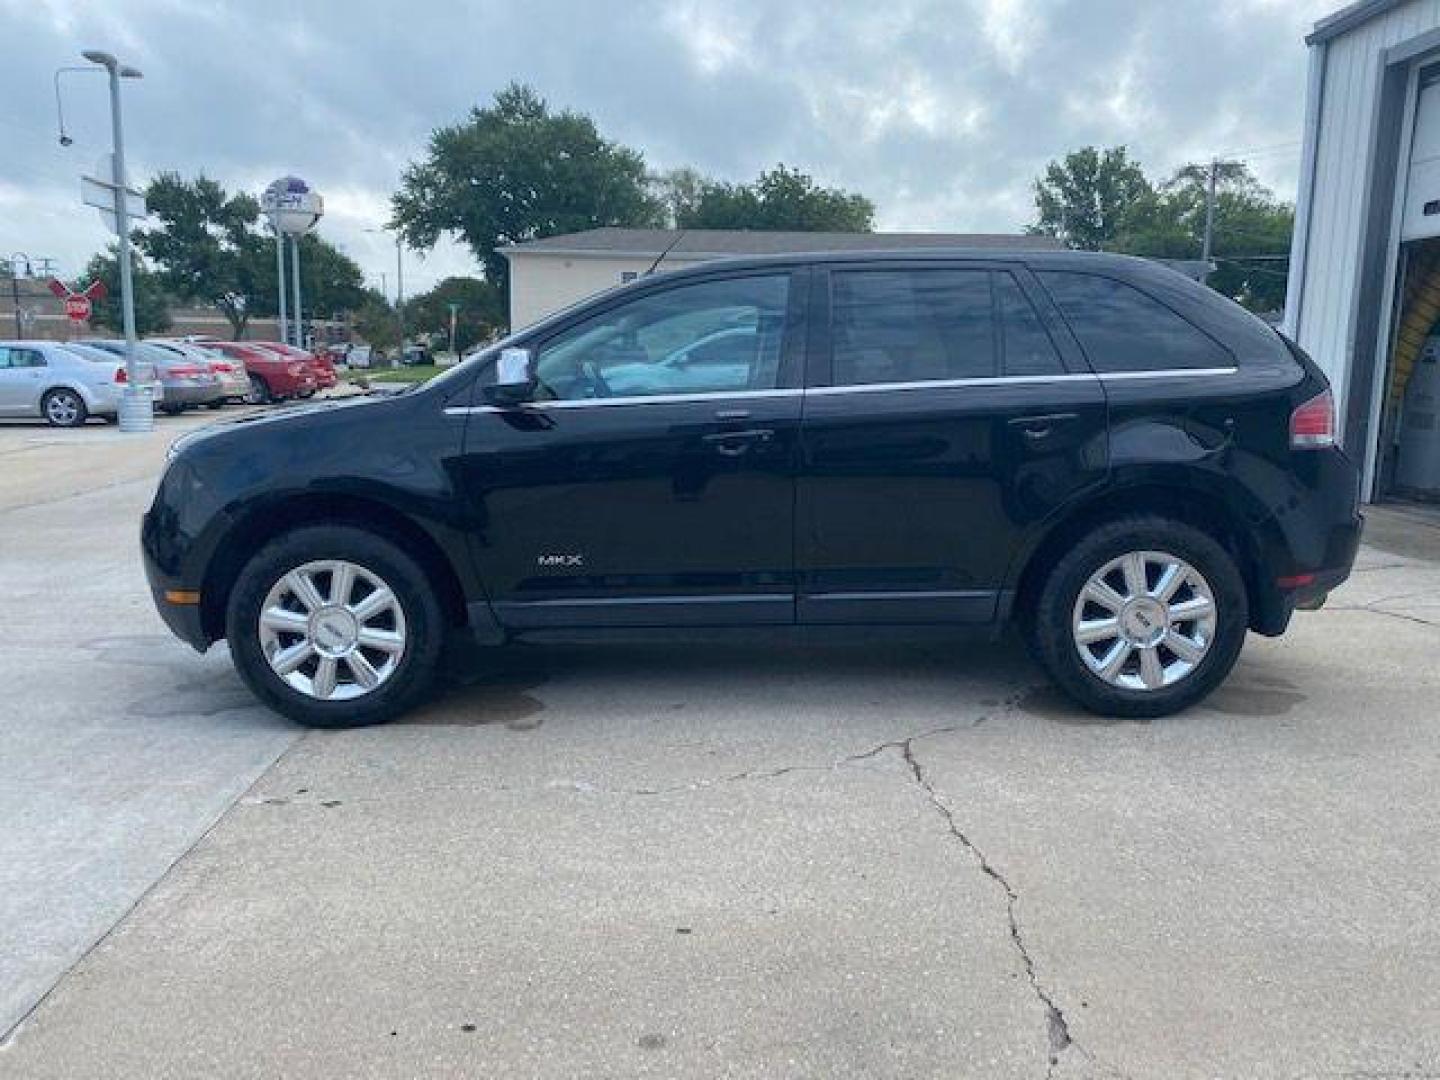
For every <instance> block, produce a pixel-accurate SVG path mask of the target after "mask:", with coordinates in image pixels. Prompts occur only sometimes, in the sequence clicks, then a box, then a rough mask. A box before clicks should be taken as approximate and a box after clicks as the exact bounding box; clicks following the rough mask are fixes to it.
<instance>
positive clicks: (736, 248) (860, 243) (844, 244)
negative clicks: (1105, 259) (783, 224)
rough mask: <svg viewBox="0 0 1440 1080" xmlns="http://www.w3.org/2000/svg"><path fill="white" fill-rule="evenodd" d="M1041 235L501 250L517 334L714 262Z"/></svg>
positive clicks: (1047, 242)
mask: <svg viewBox="0 0 1440 1080" xmlns="http://www.w3.org/2000/svg"><path fill="white" fill-rule="evenodd" d="M1060 246H1061V245H1060V243H1059V241H1057V240H1052V239H1050V238H1049V237H1044V236H1012V235H1003V234H994V233H831V232H751V231H744V230H728V229H687V230H683V231H681V230H674V229H617V228H605V229H591V230H589V231H588V232H578V233H566V234H565V235H563V236H548V237H546V238H545V239H544V240H532V241H530V242H528V243H524V244H511V245H510V246H508V247H503V248H501V249H500V252H501V254H503V255H504V256H505V257H506V258H507V259H509V260H510V328H511V329H512V330H519V329H521V328H523V327H526V326H529V325H530V324H531V323H534V322H538V321H539V320H540V319H543V318H544V317H545V316H547V315H550V314H552V313H553V312H556V311H559V310H560V309H561V308H565V307H569V306H570V305H571V304H573V303H576V302H577V301H579V300H584V299H585V298H586V297H588V296H594V295H595V294H596V293H598V292H603V291H604V290H606V289H611V288H614V287H615V286H617V285H623V284H624V283H625V282H627V281H633V280H635V278H637V277H642V276H644V275H645V274H646V273H647V272H649V270H650V268H651V267H652V266H654V265H655V261H656V260H657V259H659V258H660V256H661V255H662V254H664V256H665V258H664V261H663V262H661V264H660V266H659V269H660V270H679V269H680V268H682V267H686V266H694V265H695V264H696V263H701V262H706V261H708V260H710V259H726V258H735V257H740V256H747V255H751V256H753V255H787V254H793V253H795V252H820V251H908V250H915V249H923V248H951V249H954V248H972V249H981V250H987V249H988V250H1031V251H1033V250H1036V249H1037V248H1039V249H1045V250H1054V249H1056V248H1059V247H1060Z"/></svg>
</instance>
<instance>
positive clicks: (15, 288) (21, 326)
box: [8, 251, 34, 338]
mask: <svg viewBox="0 0 1440 1080" xmlns="http://www.w3.org/2000/svg"><path fill="white" fill-rule="evenodd" d="M22 262H23V263H24V264H25V276H26V277H30V276H31V274H33V273H34V268H33V266H32V265H31V262H30V256H29V255H26V254H25V252H23V251H17V252H15V254H13V255H11V256H10V261H9V264H8V265H9V267H10V298H11V301H12V302H13V303H14V305H15V336H16V337H17V338H23V337H24V336H25V321H24V319H22V318H21V317H20V264H21V263H22Z"/></svg>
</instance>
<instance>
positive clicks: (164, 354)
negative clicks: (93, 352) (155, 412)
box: [83, 338, 225, 416]
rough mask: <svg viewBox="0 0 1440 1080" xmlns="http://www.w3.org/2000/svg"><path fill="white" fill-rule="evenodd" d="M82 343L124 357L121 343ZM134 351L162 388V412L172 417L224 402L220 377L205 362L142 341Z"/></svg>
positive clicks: (90, 340) (108, 340)
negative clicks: (153, 371)
mask: <svg viewBox="0 0 1440 1080" xmlns="http://www.w3.org/2000/svg"><path fill="white" fill-rule="evenodd" d="M83 344H86V345H93V346H94V347H95V348H97V349H104V350H105V351H106V352H108V353H110V354H111V355H113V356H117V357H120V358H122V359H123V358H124V356H125V342H123V341H118V340H113V339H109V338H106V339H96V338H91V339H87V340H86V341H85V342H84V343H83ZM135 348H136V350H137V353H136V355H137V356H138V357H139V358H140V359H141V360H143V361H144V362H145V363H147V364H151V365H153V366H154V368H155V372H156V375H157V377H158V379H159V382H160V385H161V386H162V387H163V388H164V399H163V400H162V401H160V402H159V408H160V410H161V411H162V412H166V413H169V414H170V415H172V416H174V415H176V414H177V413H181V412H183V411H184V410H186V409H193V408H196V407H198V406H201V405H212V404H213V403H215V402H222V403H223V402H224V400H225V390H224V388H223V387H222V386H221V385H220V378H219V376H217V375H216V374H215V372H213V371H212V370H211V369H210V365H209V364H208V363H206V362H205V361H203V360H195V359H191V358H190V357H188V356H184V355H181V354H178V353H174V352H171V351H170V350H169V349H162V348H160V347H158V346H156V345H151V344H150V343H148V342H144V341H141V342H139V343H137V344H136V346H135Z"/></svg>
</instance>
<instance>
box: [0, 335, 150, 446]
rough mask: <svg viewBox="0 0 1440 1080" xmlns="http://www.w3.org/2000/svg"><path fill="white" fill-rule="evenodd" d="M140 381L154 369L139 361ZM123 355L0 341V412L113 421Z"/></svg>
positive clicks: (68, 423)
mask: <svg viewBox="0 0 1440 1080" xmlns="http://www.w3.org/2000/svg"><path fill="white" fill-rule="evenodd" d="M140 377H141V381H153V380H154V379H155V370H154V368H153V367H150V366H149V365H142V367H141V371H140ZM125 384H126V375H125V363H124V360H123V359H121V358H119V357H116V356H114V355H113V354H111V353H108V352H101V351H99V350H94V349H86V348H84V347H83V346H72V345H69V344H64V343H61V342H58V341H0V416H43V417H44V418H45V419H46V420H47V421H48V422H49V423H51V424H53V425H54V426H56V427H79V426H80V425H81V424H83V423H85V421H86V419H87V418H89V417H91V416H99V417H103V418H105V419H109V420H113V419H114V418H115V417H116V416H117V415H118V414H119V412H120V395H121V394H122V393H123V392H124V390H125Z"/></svg>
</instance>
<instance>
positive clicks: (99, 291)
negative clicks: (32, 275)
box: [50, 278, 106, 323]
mask: <svg viewBox="0 0 1440 1080" xmlns="http://www.w3.org/2000/svg"><path fill="white" fill-rule="evenodd" d="M50 291H51V292H52V293H54V294H55V295H56V296H57V297H59V298H60V299H61V300H63V301H64V302H65V317H66V318H67V319H69V320H70V321H71V322H77V323H82V322H88V321H89V319H90V316H91V314H92V313H93V312H94V310H95V301H96V300H101V299H103V298H104V297H105V293H106V289H105V283H104V282H103V281H92V282H91V283H90V284H89V285H87V286H86V287H85V289H84V290H83V291H81V292H73V291H72V290H71V288H70V286H68V285H66V284H65V283H64V282H63V281H61V280H59V279H58V278H51V279H50Z"/></svg>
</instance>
